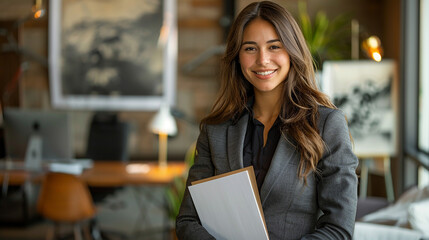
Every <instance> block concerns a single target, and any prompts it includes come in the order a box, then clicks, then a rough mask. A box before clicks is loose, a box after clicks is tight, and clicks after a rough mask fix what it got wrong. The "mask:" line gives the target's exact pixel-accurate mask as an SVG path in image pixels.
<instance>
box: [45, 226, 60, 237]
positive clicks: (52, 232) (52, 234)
mask: <svg viewBox="0 0 429 240" xmlns="http://www.w3.org/2000/svg"><path fill="white" fill-rule="evenodd" d="M56 227H57V226H56V223H54V225H52V226H50V227H49V228H48V232H47V233H46V240H53V239H54V237H55V231H56Z"/></svg>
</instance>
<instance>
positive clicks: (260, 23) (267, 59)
mask: <svg viewBox="0 0 429 240" xmlns="http://www.w3.org/2000/svg"><path fill="white" fill-rule="evenodd" d="M239 59H240V65H241V71H242V72H243V74H244V77H245V78H246V79H247V80H248V81H249V82H250V83H251V84H252V85H253V87H254V90H255V93H256V92H259V93H267V92H273V91H274V90H281V87H279V86H281V83H282V82H283V81H285V79H286V76H287V74H288V72H289V68H290V59H289V54H288V53H287V52H286V49H285V47H284V46H283V44H282V43H281V42H280V38H279V37H278V36H277V32H276V30H275V29H274V26H273V25H271V23H269V22H267V21H265V20H263V19H260V18H256V19H254V20H252V21H251V22H250V23H249V24H248V25H247V27H246V28H245V29H244V33H243V42H242V43H241V49H240V53H239Z"/></svg>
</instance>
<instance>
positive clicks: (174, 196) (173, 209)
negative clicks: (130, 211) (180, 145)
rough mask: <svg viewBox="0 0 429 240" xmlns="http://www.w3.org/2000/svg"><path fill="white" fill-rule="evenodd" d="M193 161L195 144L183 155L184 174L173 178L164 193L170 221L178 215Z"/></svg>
mask: <svg viewBox="0 0 429 240" xmlns="http://www.w3.org/2000/svg"><path fill="white" fill-rule="evenodd" d="M194 159H195V143H193V144H192V145H191V146H190V147H189V149H188V151H187V152H186V155H185V165H186V170H185V174H183V175H182V176H178V177H175V178H174V179H173V182H172V183H171V184H170V186H169V188H167V189H166V191H165V196H166V199H167V207H168V208H167V209H168V215H169V218H170V219H171V220H175V219H176V217H177V215H178V214H179V209H180V205H181V204H182V199H183V195H184V194H185V189H186V179H187V177H188V171H189V168H190V167H191V166H192V165H193V164H194Z"/></svg>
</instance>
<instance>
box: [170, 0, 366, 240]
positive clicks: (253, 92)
mask: <svg viewBox="0 0 429 240" xmlns="http://www.w3.org/2000/svg"><path fill="white" fill-rule="evenodd" d="M221 77H222V86H221V89H220V95H219V97H218V99H217V100H216V102H215V104H214V107H213V110H212V112H211V113H210V114H209V115H208V116H207V117H206V118H204V119H203V120H202V123H201V132H200V136H199V138H198V142H197V156H196V160H195V163H194V165H193V166H192V168H191V169H190V171H189V177H188V181H187V184H188V185H189V184H190V182H192V181H195V180H198V179H203V178H207V177H210V176H213V175H218V174H222V173H225V172H229V171H232V170H236V169H239V168H243V167H247V166H250V165H253V167H254V169H255V175H256V179H257V183H258V188H259V190H260V191H259V192H260V197H261V203H262V208H263V212H264V216H265V221H266V225H267V229H268V233H269V236H270V239H351V238H352V235H353V229H354V219H355V213H356V202H357V177H356V173H355V169H356V167H357V164H358V160H357V158H356V156H355V155H354V154H353V152H352V146H351V141H350V136H349V131H348V127H347V123H346V120H345V117H344V115H343V114H342V113H341V112H340V111H339V110H337V109H336V108H335V106H334V105H333V104H332V103H331V102H330V101H329V99H328V97H327V96H325V95H324V94H323V93H321V92H320V91H319V90H318V89H317V86H316V83H315V78H314V70H313V64H312V58H311V55H310V52H309V50H308V48H307V46H306V43H305V39H304V37H303V35H302V33H301V31H300V29H299V27H298V25H297V23H296V22H295V20H294V19H293V17H292V16H291V14H290V13H289V12H287V11H286V10H285V9H283V8H282V7H280V6H279V5H277V4H275V3H272V2H268V1H264V2H257V3H252V4H250V5H249V6H247V7H246V8H244V9H243V10H242V11H241V13H240V14H239V15H238V17H237V19H236V20H235V22H234V23H233V25H232V28H231V32H230V34H229V36H228V40H227V47H226V53H225V56H224V58H223V61H222V65H221ZM176 231H177V235H178V237H179V239H213V237H212V236H211V235H210V234H209V233H208V232H207V231H206V230H205V229H204V227H202V226H201V224H200V222H199V219H198V214H197V213H196V211H195V208H194V205H193V203H192V199H191V196H190V195H189V192H188V190H187V191H186V193H185V196H184V199H183V202H182V206H181V210H180V213H179V215H178V217H177V222H176Z"/></svg>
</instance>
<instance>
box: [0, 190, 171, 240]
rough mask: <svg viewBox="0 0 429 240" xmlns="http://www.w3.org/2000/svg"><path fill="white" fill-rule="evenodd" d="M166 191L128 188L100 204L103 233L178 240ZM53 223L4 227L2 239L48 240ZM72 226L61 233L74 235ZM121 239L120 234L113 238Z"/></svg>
mask: <svg viewBox="0 0 429 240" xmlns="http://www.w3.org/2000/svg"><path fill="white" fill-rule="evenodd" d="M163 194H164V189H163V188H161V187H155V186H154V187H152V186H151V187H127V188H124V189H121V190H120V191H119V192H117V194H115V195H114V196H111V197H109V198H107V199H106V200H105V201H104V202H103V204H100V205H97V218H96V221H97V225H98V226H99V228H100V230H101V231H106V232H114V233H118V234H119V235H120V236H122V239H130V240H131V239H132V240H158V239H159V240H168V239H174V238H173V236H172V235H171V232H170V231H169V229H172V226H173V222H172V220H169V219H168V217H167V214H166V212H165V207H164V198H163V197H164V195H163ZM51 227H52V223H51V222H49V221H46V220H43V219H37V220H34V221H32V222H31V223H30V224H27V225H26V226H13V227H10V226H8V227H5V226H0V239H1V240H30V239H31V240H39V239H40V240H41V239H46V235H47V233H48V230H49V229H50V228H51ZM71 230H72V227H71V226H62V228H61V229H60V232H61V233H62V234H63V233H64V234H67V233H70V232H71ZM113 236H117V235H113Z"/></svg>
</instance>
